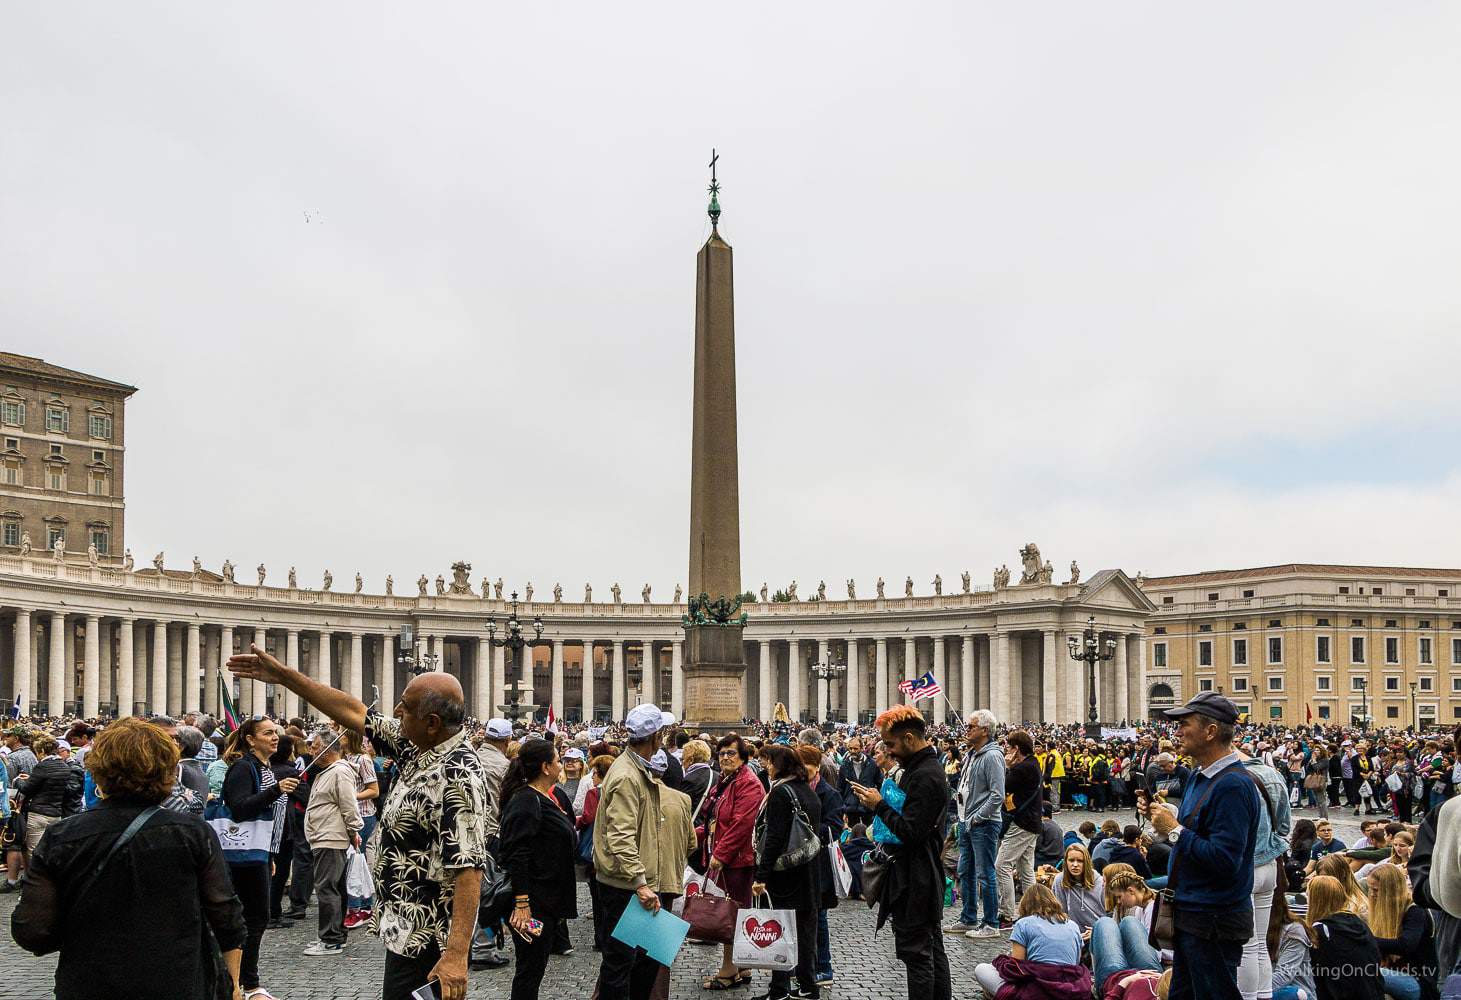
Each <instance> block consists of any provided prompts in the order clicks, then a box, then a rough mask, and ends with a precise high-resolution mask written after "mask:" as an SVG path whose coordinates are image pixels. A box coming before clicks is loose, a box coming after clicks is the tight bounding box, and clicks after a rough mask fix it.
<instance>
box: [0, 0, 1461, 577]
mask: <svg viewBox="0 0 1461 1000" xmlns="http://www.w3.org/2000/svg"><path fill="white" fill-rule="evenodd" d="M1458 51H1461V8H1457V7H1456V6H1455V5H1454V4H1446V3H1413V4H1403V5H1394V4H1387V5H1375V4H1371V3H1336V2H1323V3H1287V4H1272V3H1230V4H1222V5H1216V6H1213V5H1208V6H1205V7H1203V8H1201V9H1198V8H1197V7H1195V6H1194V5H1187V4H1181V5H1177V4H1170V3H1150V4H1136V3H1131V4H1080V5H1077V4H1067V5H1057V6H1050V5H1029V4H1023V5H1010V4H985V3H979V4H976V3H968V2H960V3H949V4H932V3H930V4H919V5H913V6H911V7H904V8H900V7H899V6H898V5H893V6H889V5H888V4H854V3H848V2H845V0H844V2H839V3H835V4H831V3H829V4H814V3H797V4H786V3H775V4H771V3H766V4H756V3H739V4H722V5H708V4H686V3H683V2H673V3H660V4H651V3H631V4H622V3H621V4H603V3H592V4H590V3H583V4H578V3H551V4H494V5H483V4H454V5H449V6H448V5H438V7H437V9H436V10H434V11H431V10H424V9H423V7H422V5H416V4H411V5H403V4H368V3H358V2H352V3H348V4H347V3H310V4H283V3H275V4H242V5H239V4H236V5H229V6H220V5H216V4H184V3H174V4H153V3H144V2H139V0H131V2H128V3H125V4H118V3H91V4H85V3H76V4H65V5H57V4H14V5H11V6H10V7H9V8H8V10H7V14H6V17H5V27H4V31H3V33H0V125H3V132H0V274H3V278H0V326H3V330H4V336H3V338H0V347H3V348H4V349H7V350H13V351H18V352H21V353H25V354H33V355H39V356H42V357H44V358H46V359H47V360H49V361H53V362H55V363H58V364H61V365H66V366H68V367H73V368H79V369H82V370H84V371H88V372H92V373H95V374H98V375H101V376H104V377H107V378H114V379H118V380H121V381H125V382H130V383H132V384H133V385H136V386H138V387H139V390H140V391H139V392H138V393H137V395H136V396H134V397H133V399H132V401H131V403H130V405H129V406H128V411H127V415H128V430H127V451H128V468H127V483H126V486H127V498H126V499H127V512H128V521H127V543H128V544H129V545H130V547H131V548H132V549H133V551H134V553H135V554H136V555H137V557H138V562H139V564H141V563H145V561H146V560H147V559H149V558H150V557H151V556H152V554H153V552H155V551H156V550H158V549H166V551H167V553H168V564H169V565H170V566H178V567H180V568H181V567H185V566H186V565H187V564H188V563H189V561H190V560H191V558H192V556H193V555H194V554H195V553H196V554H198V555H200V556H201V557H202V558H203V560H204V562H205V563H206V564H207V565H209V566H213V567H216V566H217V564H219V563H221V562H222V560H223V559H224V558H225V557H231V558H232V559H233V560H234V561H235V562H236V563H238V564H240V565H241V566H244V567H252V566H254V565H255V564H257V563H259V562H261V561H262V562H264V563H267V564H268V566H269V567H270V571H271V575H272V576H273V577H274V578H275V579H277V580H281V581H282V579H283V574H284V571H285V569H286V568H287V567H288V566H289V565H290V564H294V565H297V566H298V567H299V572H300V582H301V584H302V585H317V581H318V579H319V574H320V572H321V570H322V569H324V568H326V567H328V568H330V569H332V570H333V572H334V574H335V577H336V579H337V584H336V586H337V589H338V588H339V587H341V586H342V585H343V586H346V587H348V586H349V583H348V581H349V579H350V578H351V577H352V576H353V574H354V573H355V572H356V571H357V570H359V571H361V572H363V573H365V575H366V579H367V587H368V589H370V590H373V591H379V590H380V589H381V588H382V586H383V579H384V576H385V574H386V573H387V572H390V573H393V574H394V575H395V577H396V580H397V581H398V582H399V583H400V585H402V586H403V587H404V586H406V581H408V580H414V579H415V578H416V576H417V575H419V574H420V573H423V572H424V573H427V574H428V575H430V576H432V577H434V576H435V575H436V574H437V573H439V572H448V573H449V570H448V565H449V564H450V563H451V562H452V561H453V560H454V559H458V558H465V559H467V560H469V561H470V562H471V563H472V564H473V566H474V572H473V576H474V577H476V578H480V577H481V575H482V574H483V573H484V572H486V573H487V574H489V575H491V576H492V577H493V578H496V577H497V576H499V575H500V576H503V577H506V578H507V581H508V583H509V585H510V586H521V585H522V583H523V582H525V581H528V580H531V581H532V582H533V584H534V586H535V588H536V589H537V590H538V591H539V593H545V592H547V591H548V590H550V589H551V587H552V585H553V583H554V582H555V581H561V582H562V584H563V586H564V588H565V590H566V592H567V593H568V595H570V596H575V597H576V596H577V595H579V594H581V593H582V588H583V584H584V582H585V581H586V580H591V581H593V583H594V586H595V589H596V591H598V592H600V593H604V594H606V593H607V590H608V587H609V585H610V584H611V583H613V582H614V581H615V580H617V581H618V582H619V583H620V584H621V585H622V586H623V587H624V589H625V591H626V594H628V595H632V596H633V597H635V598H637V595H638V591H639V587H640V586H641V585H642V584H643V583H644V582H645V581H646V580H647V581H650V582H652V583H653V584H654V587H655V594H656V597H658V598H665V597H668V595H669V592H670V591H671V590H672V589H673V587H674V585H675V584H676V582H683V580H684V578H685V576H686V565H687V551H688V549H687V546H688V522H689V515H688V506H689V504H688V477H689V458H690V432H689V415H690V390H691V367H692V355H693V340H692V334H693V308H694V265H695V252H696V250H697V249H698V247H699V245H700V244H701V243H702V242H703V241H704V239H705V237H706V235H707V234H708V232H709V224H708V222H707V220H706V217H705V202H706V195H705V185H706V183H707V181H708V171H707V169H706V163H707V161H708V160H709V156H710V150H711V147H712V146H714V147H717V148H718V149H719V150H720V153H721V160H720V176H721V181H722V183H723V185H724V191H723V193H722V196H721V200H722V204H723V206H724V210H725V215H724V217H723V219H722V233H723V235H724V236H725V237H726V239H727V240H728V241H729V242H730V243H731V244H732V245H733V246H734V247H735V252H736V313H737V316H736V319H737V338H738V344H737V348H738V352H739V357H738V365H739V371H738V378H739V405H740V468H741V536H742V567H743V575H744V578H745V582H746V584H747V585H748V586H751V587H759V585H760V583H761V582H762V581H763V580H767V581H770V583H771V584H772V586H773V587H775V586H777V585H779V584H784V583H785V582H786V581H788V580H790V579H792V578H793V577H795V578H796V579H797V580H798V581H799V582H800V585H801V591H802V593H803V594H806V593H808V592H809V591H811V590H813V589H814V588H815V585H816V581H817V580H818V579H826V580H827V581H828V586H829V589H830V590H831V591H832V592H833V594H834V595H837V596H840V595H841V594H842V593H845V591H844V590H843V585H842V582H843V581H844V580H845V579H846V578H847V577H849V576H854V577H856V578H857V579H858V581H859V584H860V586H861V587H862V589H863V591H864V592H865V593H870V592H871V590H872V584H873V580H874V579H875V578H876V577H877V576H878V575H879V574H881V575H882V576H884V577H886V578H887V579H888V581H889V585H890V588H895V589H897V588H901V581H902V579H903V577H904V576H905V575H906V574H911V575H912V576H913V578H914V580H915V581H916V583H917V586H918V590H919V592H920V593H923V592H927V591H928V590H929V589H930V588H929V581H931V579H932V578H933V575H934V574H935V573H941V574H942V575H943V578H944V580H945V581H946V582H948V585H952V586H955V587H956V586H957V576H958V574H959V572H960V571H961V570H963V569H965V568H968V569H970V570H971V571H972V572H973V573H974V578H975V581H976V582H978V583H988V582H989V578H990V570H991V568H992V567H993V566H995V565H997V564H998V563H1001V562H1007V563H1010V564H1013V565H1017V550H1018V549H1019V548H1020V546H1021V545H1023V544H1024V543H1025V542H1028V541H1035V542H1037V543H1038V544H1039V545H1040V546H1041V549H1042V551H1043V552H1044V554H1045V555H1046V556H1048V557H1049V558H1051V559H1052V560H1053V561H1054V562H1055V564H1056V566H1057V567H1058V568H1059V570H1060V572H1061V574H1062V577H1061V578H1062V579H1063V578H1064V577H1063V574H1064V572H1065V568H1066V566H1067V565H1068V563H1069V561H1070V560H1071V559H1072V558H1075V559H1078V560H1079V561H1080V564H1081V567H1082V569H1083V570H1084V571H1085V572H1086V574H1088V575H1089V574H1090V573H1092V572H1094V571H1095V570H1097V569H1101V568H1105V567H1113V566H1120V567H1122V568H1124V569H1126V570H1127V571H1128V572H1131V573H1135V572H1136V571H1138V570H1143V571H1145V572H1146V573H1147V574H1148V575H1156V574H1162V573H1180V572H1191V571H1196V570H1201V569H1209V568H1222V567H1238V566H1249V565H1264V564H1270V563H1278V562H1288V561H1295V560H1298V561H1308V560H1314V561H1333V562H1362V563H1381V564H1402V565H1442V566H1458V565H1461V531H1458V530H1457V509H1458V494H1461V448H1458V447H1457V440H1458V435H1457V430H1456V428H1457V426H1458V418H1461V391H1458V388H1461V329H1458V325H1461V324H1458V317H1461V310H1458V307H1461V281H1458V278H1457V275H1458V264H1461V260H1458V257H1461V254H1458V251H1461V182H1458V178H1461V116H1458V114H1457V105H1456V101H1457V95H1458V94H1461V60H1458V59H1457V58H1456V53H1457V52H1458ZM241 576H248V577H251V576H252V573H251V572H250V573H244V574H241Z"/></svg>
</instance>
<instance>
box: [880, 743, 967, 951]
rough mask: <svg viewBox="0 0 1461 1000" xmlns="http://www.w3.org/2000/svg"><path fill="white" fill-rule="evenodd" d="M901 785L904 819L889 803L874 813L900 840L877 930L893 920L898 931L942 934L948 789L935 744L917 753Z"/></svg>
mask: <svg viewBox="0 0 1461 1000" xmlns="http://www.w3.org/2000/svg"><path fill="white" fill-rule="evenodd" d="M898 786H899V787H900V788H902V789H903V791H904V792H905V793H907V796H908V797H907V799H906V800H905V801H904V803H903V813H902V815H899V814H898V813H896V812H894V811H893V807H892V806H890V805H888V802H887V800H886V799H884V800H883V801H881V802H879V803H878V807H877V810H876V811H877V815H878V816H879V817H881V818H882V821H883V822H884V823H886V824H887V825H888V829H889V830H891V831H892V832H893V833H894V834H896V835H897V837H898V839H899V840H900V841H901V843H899V844H895V845H892V846H891V850H890V853H891V854H892V857H893V866H892V870H891V871H889V872H888V873H887V875H886V876H885V880H886V881H885V884H884V887H883V890H882V899H881V901H880V902H879V904H878V926H879V927H881V926H882V925H883V922H884V921H885V920H887V919H888V917H889V916H890V915H891V916H892V918H893V924H894V926H895V927H898V926H905V927H907V926H914V927H917V926H927V927H931V928H933V931H934V933H938V932H939V931H938V925H939V920H940V918H941V917H942V916H943V906H944V871H943V865H942V863H941V861H940V856H941V854H942V853H943V846H944V813H945V812H946V811H947V808H948V802H949V785H948V782H947V781H946V780H945V779H944V769H943V768H942V767H940V766H939V762H938V754H937V753H935V752H934V748H933V746H932V745H930V746H926V747H924V748H923V749H922V750H920V751H918V753H916V754H914V755H913V758H912V759H911V760H909V761H908V762H907V763H906V764H905V765H904V766H903V775H902V777H901V779H900V780H899V782H898Z"/></svg>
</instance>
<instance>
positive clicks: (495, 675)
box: [488, 646, 507, 718]
mask: <svg viewBox="0 0 1461 1000" xmlns="http://www.w3.org/2000/svg"><path fill="white" fill-rule="evenodd" d="M506 704H507V649H506V648H505V647H503V646H493V647H492V713H491V715H490V716H488V717H489V718H497V717H499V715H500V714H501V712H502V706H503V705H506Z"/></svg>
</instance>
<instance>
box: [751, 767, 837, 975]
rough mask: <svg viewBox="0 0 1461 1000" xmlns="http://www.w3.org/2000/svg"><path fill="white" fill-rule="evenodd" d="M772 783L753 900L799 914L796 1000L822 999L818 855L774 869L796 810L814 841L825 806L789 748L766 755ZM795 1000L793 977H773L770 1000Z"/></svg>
mask: <svg viewBox="0 0 1461 1000" xmlns="http://www.w3.org/2000/svg"><path fill="white" fill-rule="evenodd" d="M761 759H762V760H763V761H765V762H766V765H767V774H768V775H769V777H770V778H771V790H770V791H769V792H767V793H766V798H765V799H763V800H762V802H761V814H760V815H759V816H758V817H757V818H756V832H755V843H756V881H755V882H754V883H753V884H752V886H751V893H752V896H753V902H754V897H755V896H757V895H760V894H761V893H767V894H769V895H770V897H771V905H772V906H773V907H774V908H776V909H781V910H794V911H796V978H797V983H798V992H797V996H798V997H811V998H816V997H818V996H820V993H819V992H818V990H819V987H818V986H817V971H816V970H817V910H818V909H820V906H821V899H822V894H821V886H820V884H819V880H818V877H817V862H818V855H820V854H821V852H820V851H819V852H818V855H814V856H813V857H811V858H810V859H808V860H807V861H805V862H803V863H802V864H799V865H795V866H793V867H790V868H783V869H781V870H777V869H776V867H775V864H776V862H777V861H778V860H780V859H781V858H782V856H783V855H784V854H785V853H786V850H787V847H788V845H789V842H790V839H791V829H792V824H793V823H794V822H796V807H797V806H800V807H801V811H802V812H803V813H804V814H805V815H806V818H807V823H808V824H809V825H810V827H811V830H812V832H813V835H814V836H815V834H816V831H817V829H818V828H819V827H820V826H821V825H822V804H821V802H819V801H818V800H817V795H816V793H815V792H813V791H812V788H811V785H809V784H808V783H807V770H806V768H805V767H803V766H802V762H801V758H800V757H798V756H797V754H796V752H795V751H794V750H792V749H791V748H790V747H785V746H779V745H778V746H771V747H766V748H764V749H762V751H761ZM790 995H791V974H790V973H788V972H783V971H779V970H778V971H776V972H773V973H771V989H770V990H769V991H768V992H767V994H766V996H767V1000H785V998H786V997H789V996H790Z"/></svg>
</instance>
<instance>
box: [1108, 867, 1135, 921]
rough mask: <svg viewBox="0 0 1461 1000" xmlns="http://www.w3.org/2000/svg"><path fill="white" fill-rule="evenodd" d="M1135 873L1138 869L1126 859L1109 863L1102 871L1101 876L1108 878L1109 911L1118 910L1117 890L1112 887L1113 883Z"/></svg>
mask: <svg viewBox="0 0 1461 1000" xmlns="http://www.w3.org/2000/svg"><path fill="white" fill-rule="evenodd" d="M1135 874H1136V869H1135V868H1133V867H1131V866H1130V865H1128V864H1127V863H1126V862H1124V861H1117V862H1115V863H1114V864H1109V865H1107V866H1106V868H1105V870H1104V871H1102V872H1101V877H1102V878H1104V879H1105V880H1106V891H1105V903H1106V912H1107V913H1112V912H1114V911H1115V910H1116V890H1115V889H1114V888H1112V883H1115V882H1119V881H1121V880H1122V879H1123V878H1125V877H1126V876H1127V875H1135Z"/></svg>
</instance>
